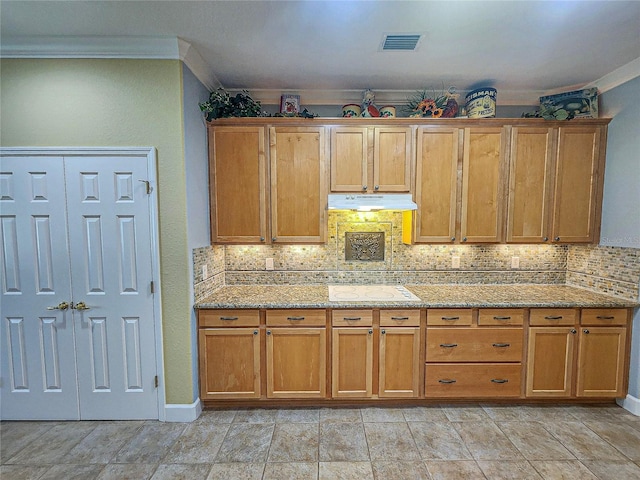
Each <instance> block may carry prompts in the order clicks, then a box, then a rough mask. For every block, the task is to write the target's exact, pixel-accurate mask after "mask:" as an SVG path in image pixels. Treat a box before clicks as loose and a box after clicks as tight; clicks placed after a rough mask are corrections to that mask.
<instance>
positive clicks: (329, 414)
mask: <svg viewBox="0 0 640 480" xmlns="http://www.w3.org/2000/svg"><path fill="white" fill-rule="evenodd" d="M320 421H321V422H323V423H336V422H337V423H344V422H361V421H362V415H361V414H360V409H359V408H322V409H321V410H320Z"/></svg>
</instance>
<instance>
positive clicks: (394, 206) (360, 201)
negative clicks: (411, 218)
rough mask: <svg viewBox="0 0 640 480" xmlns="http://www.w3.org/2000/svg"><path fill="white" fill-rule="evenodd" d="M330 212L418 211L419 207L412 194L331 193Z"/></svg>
mask: <svg viewBox="0 0 640 480" xmlns="http://www.w3.org/2000/svg"><path fill="white" fill-rule="evenodd" d="M328 208H329V210H358V211H360V212H374V211H377V210H400V211H402V210H416V209H417V208H418V206H417V205H416V204H415V202H414V201H413V200H412V199H411V195H410V194H408V193H407V194H405V193H386V194H370V195H364V194H362V195H360V194H356V193H330V194H329V204H328Z"/></svg>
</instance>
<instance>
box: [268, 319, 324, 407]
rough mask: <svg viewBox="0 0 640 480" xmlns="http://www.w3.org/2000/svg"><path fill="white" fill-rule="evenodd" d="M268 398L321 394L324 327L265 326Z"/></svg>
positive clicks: (304, 396) (322, 384) (317, 396)
mask: <svg viewBox="0 0 640 480" xmlns="http://www.w3.org/2000/svg"><path fill="white" fill-rule="evenodd" d="M266 334H267V354H266V357H267V398H324V397H326V384H327V346H326V345H327V343H326V342H327V331H326V328H304V327H281V328H279V327H274V328H267V331H266Z"/></svg>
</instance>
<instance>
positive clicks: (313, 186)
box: [270, 127, 327, 243]
mask: <svg viewBox="0 0 640 480" xmlns="http://www.w3.org/2000/svg"><path fill="white" fill-rule="evenodd" d="M270 147H271V232H272V238H271V241H272V242H274V243H288V242H289V243H324V242H326V241H327V218H326V210H327V168H326V163H325V150H326V146H325V134H324V128H323V127H272V128H271V129H270Z"/></svg>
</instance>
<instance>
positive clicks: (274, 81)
mask: <svg viewBox="0 0 640 480" xmlns="http://www.w3.org/2000/svg"><path fill="white" fill-rule="evenodd" d="M0 20H1V24H0V33H1V35H2V36H1V43H0V45H1V46H2V52H3V55H4V56H12V55H11V54H8V52H9V53H10V52H12V51H13V52H15V51H22V52H24V51H25V50H24V48H23V47H24V46H25V45H31V47H30V48H31V53H32V55H31V56H34V55H33V48H34V45H39V46H40V47H42V46H43V45H46V44H51V42H54V43H55V42H60V41H61V39H62V40H63V41H69V42H72V43H73V42H75V44H76V46H77V44H78V43H82V42H85V43H86V42H92V41H102V40H104V41H106V40H108V39H113V38H114V37H116V38H117V39H118V40H119V41H120V42H123V41H124V42H125V43H132V44H133V43H136V42H143V43H144V42H145V41H147V42H152V41H156V40H162V39H169V38H173V39H174V40H175V39H176V37H177V38H180V39H181V40H183V41H185V42H188V43H186V44H184V43H181V45H183V46H184V45H187V46H190V47H189V48H190V49H191V52H192V54H193V53H194V52H197V53H198V54H199V55H197V57H196V58H198V60H199V62H195V63H200V64H201V65H199V66H198V65H196V67H195V69H196V70H198V72H197V73H196V74H197V75H198V76H199V78H200V79H201V80H203V81H204V82H205V84H206V85H207V86H208V87H210V88H213V87H214V86H217V85H220V84H221V85H223V86H224V87H225V88H227V89H229V90H236V89H248V90H249V91H250V92H251V93H252V94H253V95H254V97H256V98H258V99H260V100H262V101H263V102H264V101H266V100H268V99H275V98H279V95H280V93H282V92H286V93H300V92H302V94H303V95H304V97H303V99H302V100H303V101H302V103H303V104H305V103H307V104H313V103H316V104H318V103H322V102H323V101H324V100H325V99H326V98H333V99H338V100H344V101H347V100H350V96H351V97H353V96H355V95H356V94H357V95H359V93H357V92H361V91H362V90H363V89H365V88H371V89H373V90H374V91H375V92H376V99H379V98H380V97H385V96H386V97H388V98H392V97H394V96H395V97H398V98H399V97H400V96H402V98H406V94H407V92H413V91H415V90H419V89H424V88H434V89H436V90H440V89H442V87H443V86H444V87H445V88H446V87H448V86H449V85H455V86H456V87H457V88H458V90H459V91H461V92H465V91H468V90H471V89H473V88H476V87H478V86H493V87H495V88H497V89H498V101H499V102H500V103H504V102H505V101H506V103H511V104H535V103H536V102H537V101H538V96H539V95H544V94H548V93H555V92H558V91H566V90H570V89H575V88H582V87H584V86H587V85H595V86H598V87H599V88H601V90H602V89H603V88H605V89H606V88H607V85H605V83H607V82H608V85H609V86H611V83H612V82H614V83H615V82H616V81H618V83H619V82H620V80H616V79H618V78H622V80H621V81H625V80H628V79H629V78H633V77H635V76H638V75H640V1H576V0H574V1H528V0H521V1H482V0H477V1H472V0H469V1H427V0H423V1H419V0H414V1H400V0H396V1H386V0H370V1H366V0H360V1H347V0H340V1H315V0H306V1H302V0H290V1H268V0H265V1H184V0H183V1H132V0H129V1H117V2H116V1H22V0H21V1H6V0H1V1H0ZM385 33H393V34H398V33H419V34H422V35H423V37H422V40H421V42H420V44H419V48H418V49H417V51H415V52H382V51H380V46H381V42H382V39H383V35H384V34H385ZM52 37H55V38H52ZM122 37H126V38H125V39H124V40H123V39H122ZM34 39H35V40H36V42H35V43H34ZM38 39H39V40H40V43H38V42H37V40H38ZM20 48H23V50H20ZM12 49H13V50H12ZM13 56H15V55H13ZM35 56H37V55H35ZM76 56H78V55H76ZM98 56H99V55H98ZM200 59H201V61H200ZM190 66H191V65H190ZM613 86H615V85H613ZM353 100H355V98H354V99H353Z"/></svg>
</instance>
